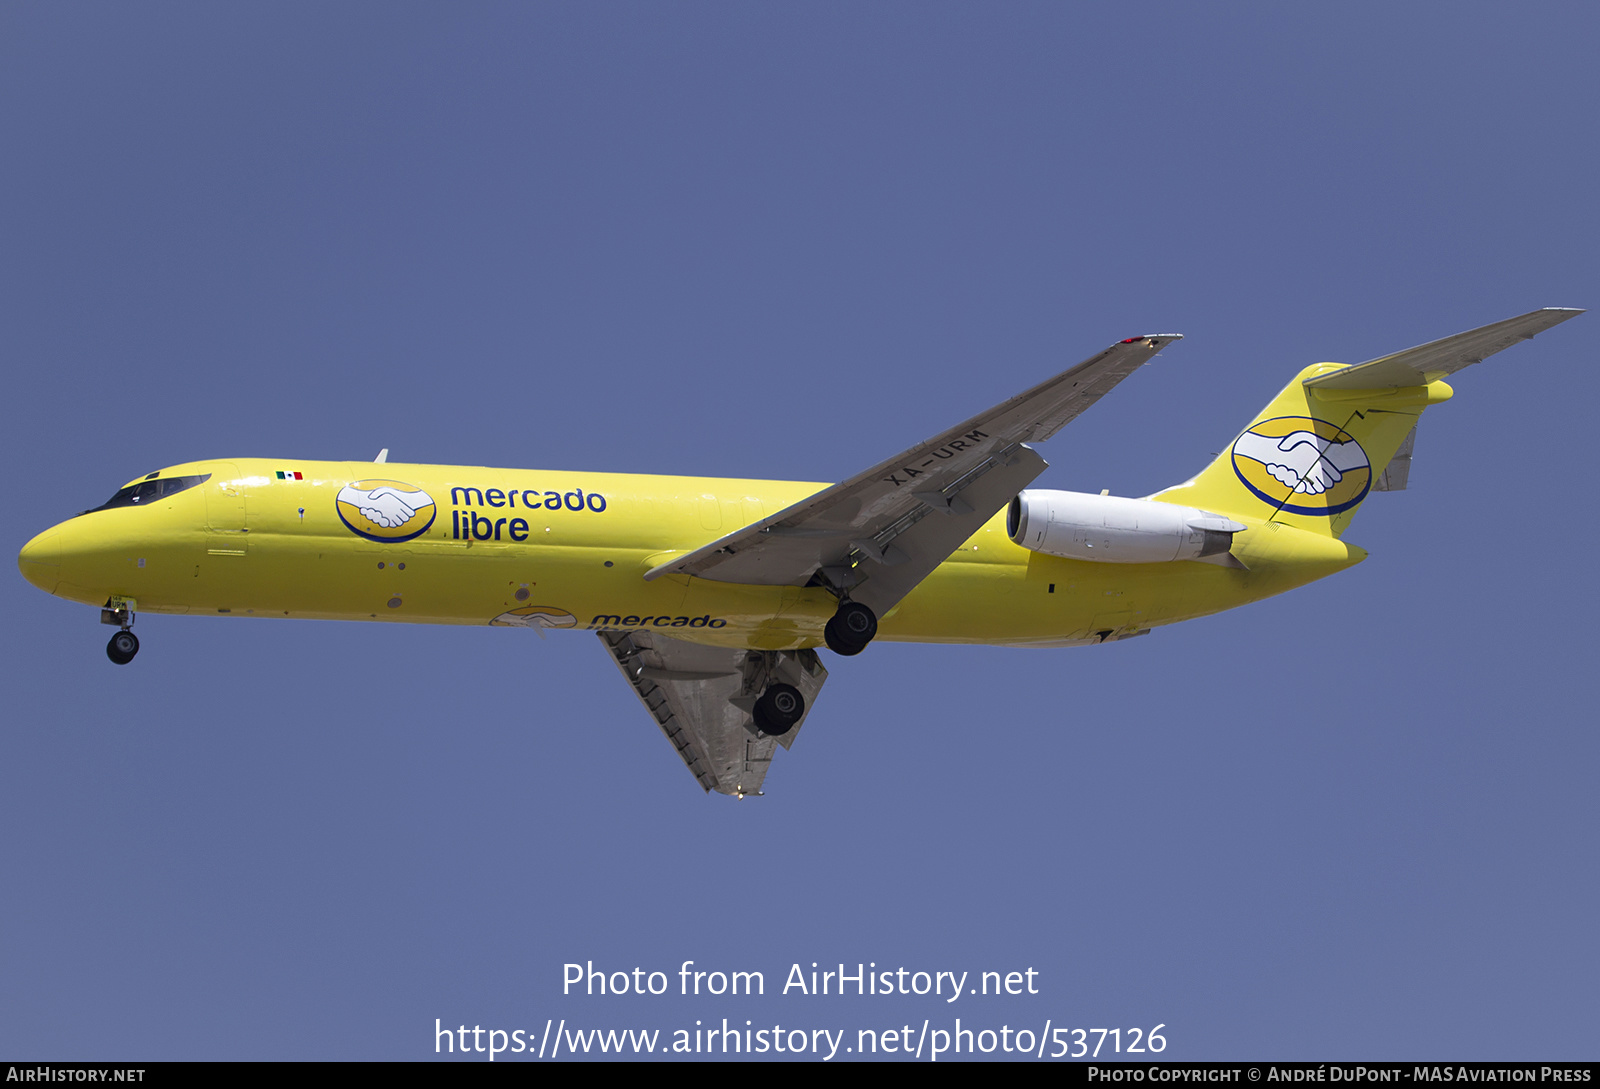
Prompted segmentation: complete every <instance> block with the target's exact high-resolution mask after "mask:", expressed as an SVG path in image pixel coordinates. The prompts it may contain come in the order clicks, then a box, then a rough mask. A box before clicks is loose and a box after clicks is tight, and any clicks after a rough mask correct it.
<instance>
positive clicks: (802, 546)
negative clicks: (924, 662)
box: [645, 333, 1180, 615]
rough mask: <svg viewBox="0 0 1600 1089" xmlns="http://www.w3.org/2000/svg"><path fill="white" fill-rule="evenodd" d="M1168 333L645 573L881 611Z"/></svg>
mask: <svg viewBox="0 0 1600 1089" xmlns="http://www.w3.org/2000/svg"><path fill="white" fill-rule="evenodd" d="M1178 339H1180V338H1179V336H1178V335H1177V334H1172V333H1167V334H1157V335H1151V336H1143V337H1130V338H1129V339H1127V340H1124V341H1121V342H1120V343H1117V344H1113V345H1112V346H1111V347H1109V348H1107V349H1106V350H1105V351H1103V352H1101V353H1099V354H1098V355H1095V356H1093V357H1091V358H1089V359H1086V360H1084V361H1083V362H1082V363H1080V364H1078V365H1077V366H1075V367H1072V368H1071V369H1069V370H1066V371H1063V372H1062V373H1060V374H1058V375H1056V376H1055V377H1054V378H1050V379H1048V380H1046V381H1044V382H1041V383H1039V384H1038V385H1037V386H1034V387H1033V388H1032V389H1030V390H1027V391H1026V392H1024V393H1020V394H1018V395H1017V396H1015V397H1013V398H1011V399H1010V400H1008V401H1004V402H1002V403H1001V404H998V405H995V406H994V407H993V408H991V409H989V410H988V411H987V412H980V413H979V414H978V415H976V416H974V417H972V418H971V419H969V420H967V421H965V422H963V423H960V424H957V425H956V426H955V427H952V428H949V429H947V430H945V431H942V432H940V433H939V434H937V435H935V436H933V437H932V438H930V439H928V440H927V441H926V442H923V443H919V444H918V445H916V446H913V447H912V448H911V449H909V450H906V451H904V452H903V453H900V454H897V455H895V456H894V457H892V458H889V459H888V460H886V461H883V462H880V463H878V464H877V465H874V466H873V467H872V468H870V469H868V470H866V471H865V472H862V473H858V474H857V475H856V476H853V477H851V478H850V479H849V480H846V481H843V482H842V483H839V484H835V485H833V486H832V487H829V488H825V489H823V490H822V491H820V492H818V493H817V494H816V495H813V496H811V497H809V498H807V499H804V500H802V501H801V502H799V503H796V504H795V505H793V506H791V507H789V508H787V509H785V510H782V511H779V512H778V513H777V514H775V515H773V516H772V517H770V518H765V519H763V520H761V521H759V522H755V523H753V524H751V525H749V526H746V527H744V528H743V529H740V530H737V531H736V532H734V533H730V534H728V535H727V536H725V537H722V538H720V539H719V540H716V541H712V542H711V543H710V544H708V545H705V546H704V547H702V548H699V549H696V550H695V551H693V552H690V553H688V554H687V555H684V556H679V557H675V558H674V559H672V560H669V561H668V562H666V563H663V564H661V565H660V566H659V567H656V568H655V569H653V570H651V571H650V572H649V573H647V574H646V575H645V578H647V579H654V578H659V577H661V576H663V575H694V576H698V577H700V578H705V579H711V580H714V581H718V582H737V583H747V584H758V585H778V586H784V585H787V586H803V585H806V584H807V583H808V582H810V581H811V580H812V579H813V578H814V577H817V576H819V575H820V577H821V578H822V579H823V580H824V581H826V582H828V583H829V584H831V585H833V586H834V587H835V588H836V589H839V590H848V591H849V593H850V596H851V597H852V598H853V599H854V600H856V601H860V602H862V603H863V604H866V605H868V606H869V607H871V608H872V609H873V610H875V611H876V612H877V613H878V614H879V615H882V614H883V613H885V612H887V611H888V610H889V609H890V608H892V607H893V606H894V605H895V604H897V603H898V602H899V601H900V599H901V598H903V597H905V595H906V594H908V593H910V592H911V590H912V589H913V588H914V587H915V586H916V585H917V584H918V583H919V582H921V581H922V580H923V579H925V578H927V577H928V575H929V574H931V573H932V571H933V570H934V568H936V567H938V566H939V564H941V563H943V562H944V561H945V560H946V559H948V558H949V556H950V554H951V553H952V552H954V551H955V550H956V548H958V547H959V546H960V545H961V543H962V542H963V541H965V540H966V539H967V538H968V537H970V536H972V534H974V533H976V532H977V531H978V530H979V529H981V528H982V527H983V524H984V523H985V522H987V521H988V520H989V519H990V518H991V517H993V515H994V513H995V512H996V511H998V510H1000V509H1001V508H1002V507H1003V506H1005V505H1006V504H1007V503H1008V502H1010V501H1011V499H1012V497H1013V496H1015V495H1016V494H1017V493H1018V492H1019V491H1021V490H1022V489H1023V488H1025V487H1027V486H1028V484H1030V483H1032V481H1033V480H1034V478H1035V477H1037V476H1038V475H1039V474H1040V473H1041V472H1043V471H1044V468H1045V461H1044V459H1043V458H1041V457H1040V456H1039V455H1038V454H1036V453H1035V452H1034V451H1033V450H1031V449H1029V448H1028V447H1027V446H1025V445H1024V443H1028V442H1041V441H1043V440H1045V439H1048V438H1049V437H1050V436H1051V435H1054V434H1055V433H1056V432H1057V431H1059V430H1061V428H1063V427H1065V426H1066V425H1067V424H1068V423H1070V422H1071V421H1072V420H1073V419H1075V418H1076V417H1077V416H1078V415H1079V413H1081V412H1083V411H1084V410H1085V409H1087V408H1088V407H1089V406H1090V405H1092V404H1094V403H1095V402H1096V401H1098V400H1099V399H1100V398H1101V397H1103V396H1105V394H1106V393H1108V392H1110V390H1111V389H1112V387H1114V386H1115V385H1116V384H1117V383H1118V382H1120V381H1122V380H1123V379H1124V378H1126V377H1127V376H1128V375H1130V374H1132V373H1133V372H1134V371H1135V370H1137V369H1138V368H1139V367H1141V366H1143V365H1144V364H1145V363H1147V362H1149V361H1150V359H1151V357H1152V356H1154V355H1155V354H1156V353H1157V352H1159V351H1160V350H1161V349H1162V348H1164V347H1166V346H1167V345H1168V344H1170V343H1172V342H1173V341H1174V340H1178Z"/></svg>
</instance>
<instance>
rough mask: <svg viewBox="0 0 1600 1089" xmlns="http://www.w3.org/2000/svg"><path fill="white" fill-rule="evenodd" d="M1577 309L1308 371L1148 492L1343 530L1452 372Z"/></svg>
mask: <svg viewBox="0 0 1600 1089" xmlns="http://www.w3.org/2000/svg"><path fill="white" fill-rule="evenodd" d="M1581 313H1583V311H1581V310H1556V309H1546V310H1535V311H1533V312H1532V313H1530V314H1524V315H1522V316H1521V317H1517V318H1511V319H1509V320H1507V321H1502V322H1497V323H1495V324H1494V325H1486V326H1484V327H1483V328H1481V329H1473V330H1471V331H1469V332H1466V333H1459V334H1457V335H1456V336H1453V337H1446V338H1445V339H1443V340H1436V341H1433V342H1432V343H1429V344H1423V345H1420V346H1418V347H1416V348H1408V349H1406V350H1405V351H1403V352H1395V353H1393V354H1391V355H1386V356H1380V357H1379V358H1377V359H1374V360H1370V361H1368V362H1366V363H1362V364H1359V365H1358V366H1354V367H1350V366H1345V365H1343V364H1340V363H1318V364H1316V365H1315V366H1312V367H1307V368H1306V369H1305V370H1303V371H1301V372H1300V373H1299V374H1298V375H1296V376H1295V378H1294V381H1292V382H1290V383H1289V384H1288V385H1287V386H1285V387H1284V389H1283V391H1282V392H1281V393H1279V394H1278V396H1276V397H1274V398H1273V399H1272V401H1271V403H1269V404H1268V405H1267V407H1266V408H1264V409H1262V410H1261V411H1260V412H1259V413H1258V414H1257V415H1256V418H1255V419H1254V420H1252V421H1251V422H1250V426H1249V427H1247V428H1245V429H1244V431H1243V432H1241V433H1240V435H1239V436H1238V438H1236V439H1234V441H1233V442H1231V443H1229V444H1228V448H1227V449H1226V450H1224V451H1223V452H1222V454H1221V455H1220V456H1219V457H1218V458H1217V460H1215V461H1213V462H1212V463H1211V464H1210V465H1209V466H1207V467H1206V469H1205V470H1204V471H1203V472H1201V473H1200V475H1199V476H1197V477H1195V478H1194V479H1192V480H1190V481H1187V482H1186V483H1183V484H1179V485H1178V486H1177V487H1175V488H1168V489H1166V490H1165V491H1162V492H1158V493H1157V494H1155V495H1153V496H1151V497H1150V498H1152V499H1156V500H1161V501H1163V502H1168V503H1181V504H1183V505H1185V506H1192V507H1199V508H1201V509H1203V510H1210V511H1215V512H1217V513H1218V514H1231V515H1241V516H1244V517H1247V518H1254V519H1259V520H1262V521H1268V522H1279V523H1283V524H1287V525H1292V526H1294V527H1296V528H1298V529H1305V530H1310V531H1312V532H1314V533H1322V534H1326V535H1328V536H1331V537H1339V536H1342V535H1343V533H1344V531H1345V527H1347V526H1348V525H1349V524H1350V520H1351V519H1352V518H1354V517H1355V513H1356V510H1357V509H1358V508H1359V507H1360V506H1361V503H1362V501H1363V500H1365V499H1366V497H1367V495H1368V493H1369V492H1371V491H1373V490H1383V487H1384V484H1383V480H1384V476H1383V474H1384V471H1385V469H1386V468H1387V467H1388V466H1389V463H1390V460H1391V459H1392V458H1394V456H1395V454H1396V452H1398V451H1399V450H1400V449H1401V448H1402V446H1406V447H1407V449H1406V454H1407V456H1408V457H1409V454H1410V450H1409V445H1408V439H1409V437H1410V435H1411V432H1412V429H1413V428H1415V427H1416V425H1417V418H1418V417H1419V416H1421V415H1422V410H1423V409H1424V408H1426V407H1427V406H1428V405H1431V404H1437V403H1439V402H1441V401H1447V400H1449V399H1450V397H1451V395H1452V393H1453V391H1452V390H1451V388H1450V387H1449V386H1448V385H1446V384H1445V383H1444V382H1443V381H1442V379H1443V378H1444V377H1445V376H1446V375H1450V374H1454V373H1455V372H1456V371H1458V370H1460V369H1461V368H1463V367H1466V366H1469V365H1470V364H1473V363H1478V362H1481V361H1482V360H1483V359H1484V358H1486V357H1487V356H1489V355H1492V354H1494V353H1495V352H1498V351H1500V350H1501V349H1503V348H1508V347H1510V346H1511V345H1512V344H1515V343H1517V342H1518V341H1519V340H1526V339H1528V338H1530V337H1532V336H1534V335H1535V334H1537V333H1540V332H1543V331H1544V330H1545V329H1548V328H1550V327H1551V326H1552V325H1556V324H1558V323H1560V322H1563V321H1566V320H1567V319H1568V318H1572V317H1576V316H1577V315H1579V314H1581ZM1404 467H1406V466H1397V467H1396V468H1397V470H1398V469H1400V468H1404ZM1389 486H1390V487H1393V486H1394V485H1393V484H1392V483H1391V484H1390V485H1389ZM1400 486H1402V487H1403V486H1404V484H1403V482H1402V483H1401V485H1400Z"/></svg>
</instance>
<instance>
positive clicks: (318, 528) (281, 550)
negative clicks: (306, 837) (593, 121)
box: [19, 458, 1365, 650]
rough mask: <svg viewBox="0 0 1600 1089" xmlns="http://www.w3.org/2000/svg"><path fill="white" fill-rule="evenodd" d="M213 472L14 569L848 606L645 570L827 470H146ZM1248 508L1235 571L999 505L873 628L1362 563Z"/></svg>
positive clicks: (93, 521) (319, 592)
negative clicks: (1060, 544)
mask: <svg viewBox="0 0 1600 1089" xmlns="http://www.w3.org/2000/svg"><path fill="white" fill-rule="evenodd" d="M201 476H204V477H205V478H206V479H205V480H204V481H203V482H202V483H198V484H195V485H192V486H188V487H186V488H183V489H182V490H179V491H176V492H175V493H174V494H169V495H151V496H149V497H146V498H144V500H143V501H125V502H123V503H122V505H120V506H113V507H109V508H106V509H97V510H94V511H90V512H87V513H85V514H81V515H78V516H76V517H73V518H70V519H68V520H66V521H64V522H62V523H61V524H59V525H57V526H55V527H53V528H52V529H49V530H47V531H45V532H44V533H42V534H40V535H39V536H38V537H36V538H34V539H33V540H32V541H30V542H29V543H28V545H27V546H26V547H25V548H24V549H23V552H22V555H21V556H20V558H19V565H20V567H21V569H22V571H23V573H24V574H25V575H26V576H27V578H28V579H29V580H30V581H31V582H33V583H34V584H35V585H37V586H39V587H40V588H41V589H44V590H47V591H49V592H51V593H53V594H56V595H57V596H59V597H63V598H67V599H70V600H73V601H79V602H83V603H85V604H89V605H95V606H106V605H108V604H111V605H113V606H121V605H124V604H126V606H127V607H128V608H129V611H133V610H134V609H137V611H139V612H148V613H187V614H195V615H226V616H255V617H279V618H283V617H298V618H313V619H324V620H367V621H387V622H407V623H435V624H501V625H509V626H530V627H531V626H537V627H545V628H587V629H610V630H619V629H633V630H652V631H660V632H661V633H662V634H664V635H670V636H672V637H674V638H679V639H684V640H689V641H693V642H700V643H708V644H714V645H720V646H736V647H748V648H752V649H762V650H780V649H794V648H801V647H816V646H820V645H821V644H822V642H823V636H822V631H823V625H824V624H825V623H826V621H827V620H828V618H829V617H830V616H832V615H833V613H834V611H835V609H836V608H837V605H838V602H837V600H836V598H835V597H834V595H833V594H831V593H829V592H828V590H826V589H824V588H822V587H820V586H811V587H797V586H763V585H749V584H742V583H731V582H717V581H713V580H711V579H708V578H697V577H689V576H683V575H669V576H666V577H662V578H658V579H655V580H653V581H646V580H645V579H644V578H643V577H642V576H643V574H644V573H645V572H646V571H649V570H651V569H652V568H655V567H658V566H659V565H661V564H663V563H665V562H667V561H669V560H671V559H673V558H674V557H675V556H678V555H682V554H684V553H688V552H691V551H693V550H694V549H696V548H699V547H701V546H702V545H705V544H706V543H707V542H710V541H713V540H716V539H717V538H719V537H721V536H722V535H723V534H726V533H729V532H731V531H733V530H736V529H739V528H740V527H742V526H745V525H748V524H750V523H753V522H756V521H758V520H760V519H762V518H763V517H768V516H771V515H773V514H775V513H777V512H778V511H780V510H782V509H784V508H786V507H788V506H790V505H791V504H793V503H796V502H799V501H800V500H802V499H805V498H806V497H807V496H810V495H813V494H815V493H816V492H818V491H820V490H821V489H822V488H823V487H825V485H822V484H815V483H802V482H791V481H770V480H735V479H719V478H693V477H673V476H647V475H633V474H610V473H587V472H545V471H535V470H526V469H492V468H480V467H457V466H437V465H404V464H374V463H371V462H309V461H294V460H292V459H279V460H262V459H246V458H241V459H234V460H226V461H205V462H194V463H190V464H185V465H178V466H174V467H171V468H169V469H163V470H161V471H160V472H159V473H158V474H152V476H151V478H145V479H146V480H147V481H148V480H152V479H153V480H155V481H172V480H174V479H175V478H176V479H192V478H195V477H201ZM139 484H140V482H139V481H135V482H133V483H132V484H130V485H129V488H136V487H137V486H138V485H139ZM128 490H129V489H124V491H123V492H121V493H119V495H124V493H126V492H128ZM419 497H420V498H419ZM125 498H126V497H125ZM424 499H426V500H427V501H428V502H427V503H426V504H423V500H424ZM363 504H366V505H365V506H363ZM363 511H364V512H365V513H363ZM1240 520H1241V521H1242V522H1243V523H1244V524H1245V525H1246V526H1247V527H1248V528H1247V529H1245V530H1244V531H1243V532H1240V533H1238V534H1237V535H1236V537H1235V538H1234V547H1233V550H1232V553H1233V555H1234V556H1235V557H1236V558H1237V559H1238V560H1239V561H1240V562H1241V563H1242V565H1243V566H1242V567H1238V566H1233V567H1229V566H1219V565H1216V564H1212V563H1205V562H1198V561H1192V560H1182V561H1176V562H1168V563H1141V564H1123V563H1095V562H1085V561H1082V560H1075V559H1064V558H1060V557H1056V556H1051V555H1045V554H1042V553H1039V552H1033V551H1030V550H1028V549H1025V548H1022V547H1019V546H1018V545H1016V544H1014V543H1012V541H1011V539H1010V538H1009V537H1008V536H1007V533H1006V525H1005V511H1003V510H1002V511H1001V512H999V513H998V514H996V515H995V516H994V517H993V518H992V519H990V520H989V521H988V522H987V523H986V524H985V525H984V526H983V528H982V529H981V530H980V531H979V532H977V533H976V534H974V535H973V536H971V537H970V538H969V539H968V540H967V541H966V542H965V543H964V544H962V545H961V547H960V548H959V549H958V550H957V551H956V552H954V553H953V554H952V555H951V556H950V558H949V559H948V560H946V561H945V562H944V563H943V564H941V565H940V566H939V567H938V568H937V569H936V570H935V571H934V572H933V574H932V575H931V576H929V577H928V578H927V579H926V580H924V581H923V582H922V583H921V584H920V585H919V586H917V587H916V589H915V590H913V591H912V592H911V593H910V594H909V595H908V596H907V597H906V598H905V599H904V600H903V601H901V602H900V604H899V605H897V606H896V607H895V608H893V609H892V610H890V611H889V612H888V613H887V614H886V615H885V616H883V617H882V618H881V627H880V630H879V633H878V638H880V639H890V640H901V641H915V642H950V643H990V644H1013V645H1015V644H1021V645H1039V646H1063V645H1072V644H1074V643H1094V642H1102V641H1105V640H1107V639H1115V638H1121V637H1125V636H1127V635H1132V634H1136V633H1138V632H1142V631H1144V630H1147V629H1149V628H1151V627H1155V626H1159V625H1162V624H1170V623H1173V622H1176V621H1179V620H1185V619H1189V618H1192V617H1197V616H1202V615H1206V614H1209V613H1214V612H1219V611H1221V610H1223V609H1228V608H1232V607H1234V606H1237V605H1241V604H1244V603H1246V602H1249V601H1254V600H1258V599H1260V598H1263V597H1268V596H1271V595H1273V594H1277V593H1281V592H1283V591H1285V590H1289V589H1292V588H1293V587H1296V586H1300V585H1303V584H1305V583H1307V582H1310V581H1312V580H1314V579H1317V578H1320V577H1322V576H1324V575H1328V574H1332V573H1333V572H1335V571H1338V570H1342V569H1343V568H1345V567H1348V566H1350V565H1351V564H1354V563H1356V562H1359V561H1360V560H1361V559H1362V558H1364V556H1365V553H1364V552H1362V551H1361V550H1360V549H1358V548H1355V547H1353V546H1350V545H1346V544H1344V543H1343V542H1341V541H1339V540H1337V539H1334V538H1331V537H1328V536H1326V535H1320V534H1316V533H1311V532H1307V531H1305V530H1301V529H1297V528H1294V527H1292V526H1288V525H1278V524H1273V523H1271V522H1262V521H1260V520H1257V519H1250V518H1246V517H1241V518H1240ZM388 523H392V524H388Z"/></svg>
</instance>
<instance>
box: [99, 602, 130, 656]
mask: <svg viewBox="0 0 1600 1089" xmlns="http://www.w3.org/2000/svg"><path fill="white" fill-rule="evenodd" d="M112 601H113V602H116V604H115V605H111V604H108V605H107V607H106V608H104V609H101V610H100V623H102V624H119V625H121V627H122V630H121V631H119V632H117V633H116V634H115V635H113V636H112V637H111V641H110V642H109V643H107V644H106V657H107V658H110V659H111V660H112V661H113V662H115V663H116V664H117V665H127V664H128V663H129V662H131V661H133V656H134V655H135V654H138V653H139V637H138V636H137V635H135V634H133V632H132V631H130V630H129V629H130V628H132V627H133V609H132V608H131V604H132V602H131V601H129V602H128V603H122V602H120V601H119V600H118V599H116V598H113V599H112Z"/></svg>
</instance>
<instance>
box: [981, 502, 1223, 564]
mask: <svg viewBox="0 0 1600 1089" xmlns="http://www.w3.org/2000/svg"><path fill="white" fill-rule="evenodd" d="M1244 528H1245V527H1244V526H1243V525H1241V524H1240V523H1238V522H1235V521H1233V520H1232V519H1231V518H1224V517H1222V515H1220V514H1211V513H1209V512H1208V511H1203V510H1197V509H1196V508H1194V507H1175V506H1173V505H1172V504H1171V503H1156V502H1152V501H1151V500H1149V499H1121V498H1118V497H1117V496H1113V495H1089V494H1086V493H1084V492H1057V491H1046V490H1044V489H1035V490H1033V491H1025V492H1023V493H1022V494H1020V495H1018V496H1017V497H1016V498H1015V499H1013V500H1012V501H1011V510H1010V511H1009V512H1008V513H1007V515H1006V532H1007V533H1008V534H1010V536H1011V539H1012V540H1013V541H1015V542H1016V543H1017V544H1019V545H1021V546H1022V547H1023V548H1028V549H1032V550H1033V551H1035V552H1044V553H1047V554H1048V555H1051V556H1064V557H1066V558H1067V559H1071V560H1094V561H1096V562H1097V563H1168V562H1170V561H1172V560H1200V559H1205V558H1206V557H1208V556H1220V555H1222V554H1224V553H1226V552H1227V551H1228V549H1229V548H1230V547H1232V545H1233V535H1234V534H1235V533H1238V532H1239V531H1240V530H1242V529H1244Z"/></svg>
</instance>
